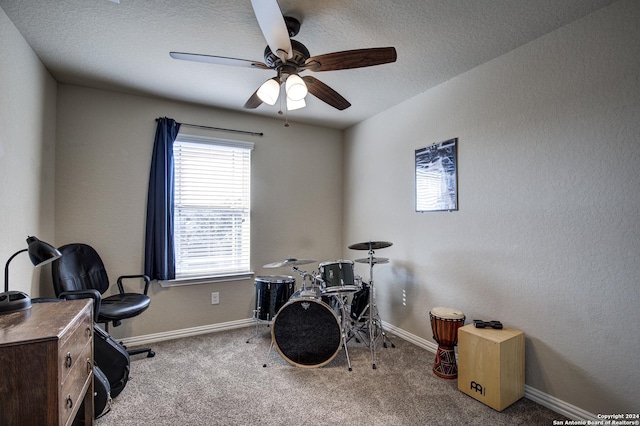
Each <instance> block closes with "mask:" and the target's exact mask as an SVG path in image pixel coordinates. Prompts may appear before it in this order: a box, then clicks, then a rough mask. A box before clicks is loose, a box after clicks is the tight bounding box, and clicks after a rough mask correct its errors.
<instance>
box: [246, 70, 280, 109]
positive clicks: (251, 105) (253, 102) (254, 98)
mask: <svg viewBox="0 0 640 426" xmlns="http://www.w3.org/2000/svg"><path fill="white" fill-rule="evenodd" d="M270 80H273V81H275V82H276V87H277V90H278V93H276V94H275V97H274V99H273V104H275V101H276V100H277V98H278V95H279V92H280V88H279V85H280V80H279V79H278V77H273V78H270V79H269V80H267V81H266V82H265V83H263V84H262V85H260V87H258V89H257V90H256V91H255V92H253V95H251V97H250V98H249V99H247V102H245V104H244V107H245V108H247V109H255V108H258V107H259V106H260V105H262V104H263V103H264V101H263V100H262V99H260V96H258V92H259V91H260V89H261V88H262V87H263V86H264V85H265V84H266V83H268V82H269V81H270ZM272 95H273V94H272ZM267 103H269V102H267ZM273 104H270V105H273Z"/></svg>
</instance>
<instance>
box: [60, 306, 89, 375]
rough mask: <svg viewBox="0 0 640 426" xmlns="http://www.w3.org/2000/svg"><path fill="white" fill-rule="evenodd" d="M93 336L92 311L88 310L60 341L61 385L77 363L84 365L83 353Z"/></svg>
mask: <svg viewBox="0 0 640 426" xmlns="http://www.w3.org/2000/svg"><path fill="white" fill-rule="evenodd" d="M92 336H93V321H92V320H91V311H90V310H86V311H84V313H83V314H82V315H81V316H79V317H78V320H77V321H76V322H75V323H72V324H71V325H70V326H69V328H68V331H67V332H66V333H65V334H64V336H62V338H61V339H60V347H59V351H58V363H59V364H58V365H59V368H60V370H59V371H60V382H61V383H63V382H65V381H66V377H67V375H68V374H69V372H70V371H71V370H72V369H73V368H74V367H75V364H76V363H78V362H80V363H83V362H84V360H85V359H86V357H85V356H83V355H81V353H82V351H84V348H85V346H86V345H87V343H88V342H90V341H91V338H92Z"/></svg>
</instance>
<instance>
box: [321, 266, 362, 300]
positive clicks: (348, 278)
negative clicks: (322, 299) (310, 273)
mask: <svg viewBox="0 0 640 426" xmlns="http://www.w3.org/2000/svg"><path fill="white" fill-rule="evenodd" d="M320 279H321V280H322V291H323V292H325V293H335V292H341V291H358V290H359V287H358V286H357V285H356V280H355V276H354V274H353V261H352V260H335V261H333V262H323V263H321V264H320Z"/></svg>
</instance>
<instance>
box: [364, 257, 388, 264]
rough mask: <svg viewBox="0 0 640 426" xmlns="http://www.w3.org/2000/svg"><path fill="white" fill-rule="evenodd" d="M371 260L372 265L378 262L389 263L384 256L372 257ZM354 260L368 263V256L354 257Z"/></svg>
mask: <svg viewBox="0 0 640 426" xmlns="http://www.w3.org/2000/svg"><path fill="white" fill-rule="evenodd" d="M371 261H372V262H371V263H372V264H374V265H377V264H378V263H389V259H387V258H386V257H372V258H371ZM356 262H358V263H366V264H369V258H368V257H363V258H362V259H356Z"/></svg>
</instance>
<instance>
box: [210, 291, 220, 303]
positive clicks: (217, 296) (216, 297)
mask: <svg viewBox="0 0 640 426" xmlns="http://www.w3.org/2000/svg"><path fill="white" fill-rule="evenodd" d="M219 303H220V293H218V292H217V291H216V292H215V293H211V304H212V305H217V304H219Z"/></svg>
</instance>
